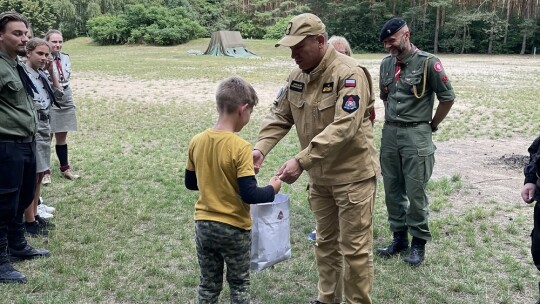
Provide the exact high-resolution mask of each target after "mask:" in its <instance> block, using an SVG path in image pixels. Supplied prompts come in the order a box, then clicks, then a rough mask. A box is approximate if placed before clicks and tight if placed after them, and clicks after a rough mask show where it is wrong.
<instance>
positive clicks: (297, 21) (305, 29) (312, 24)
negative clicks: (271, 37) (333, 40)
mask: <svg viewBox="0 0 540 304" xmlns="http://www.w3.org/2000/svg"><path fill="white" fill-rule="evenodd" d="M325 32H326V26H325V25H324V23H322V21H321V19H319V17H317V16H315V15H313V14H310V13H305V14H301V15H298V16H296V17H294V18H292V20H291V21H290V22H289V24H287V28H286V29H285V37H283V38H281V40H280V41H278V43H276V47H278V46H287V47H291V46H295V45H297V44H298V43H300V41H302V40H304V38H306V37H307V36H313V35H318V34H324V33H325Z"/></svg>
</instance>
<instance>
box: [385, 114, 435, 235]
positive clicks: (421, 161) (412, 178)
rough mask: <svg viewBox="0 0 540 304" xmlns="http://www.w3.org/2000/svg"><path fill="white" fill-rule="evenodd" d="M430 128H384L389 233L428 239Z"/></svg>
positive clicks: (432, 154) (432, 156) (431, 158)
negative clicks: (400, 233)
mask: <svg viewBox="0 0 540 304" xmlns="http://www.w3.org/2000/svg"><path fill="white" fill-rule="evenodd" d="M431 136H432V133H431V126H430V125H429V124H427V123H423V124H418V125H416V126H414V127H396V126H391V125H388V124H385V125H384V128H383V131H382V138H381V155H380V157H381V170H382V175H383V181H384V193H385V196H386V208H387V210H388V222H389V224H390V230H391V231H392V232H398V231H407V230H409V232H410V233H411V234H412V236H414V237H417V238H421V239H424V240H426V241H430V240H431V233H430V232H429V226H428V214H429V210H428V205H429V202H428V197H427V194H426V186H427V183H428V181H429V179H430V178H431V173H432V172H433V165H434V164H435V149H436V148H435V145H434V144H433V141H432V137H431Z"/></svg>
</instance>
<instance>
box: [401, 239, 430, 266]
mask: <svg viewBox="0 0 540 304" xmlns="http://www.w3.org/2000/svg"><path fill="white" fill-rule="evenodd" d="M425 253H426V250H425V247H424V246H423V245H418V244H412V245H411V251H410V252H409V255H408V256H406V257H405V258H404V259H403V261H404V262H405V263H407V264H409V265H411V266H420V264H422V262H423V261H424V255H425Z"/></svg>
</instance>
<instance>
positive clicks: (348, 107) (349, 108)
mask: <svg viewBox="0 0 540 304" xmlns="http://www.w3.org/2000/svg"><path fill="white" fill-rule="evenodd" d="M359 106H360V97H359V96H358V95H345V96H343V104H342V105H341V108H342V109H343V111H345V112H347V113H352V112H354V111H356V110H358V107H359Z"/></svg>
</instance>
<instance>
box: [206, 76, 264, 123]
mask: <svg viewBox="0 0 540 304" xmlns="http://www.w3.org/2000/svg"><path fill="white" fill-rule="evenodd" d="M216 103H217V109H218V112H219V113H227V114H230V113H232V112H234V111H236V110H237V109H238V108H239V107H240V106H242V105H244V104H248V105H249V106H251V107H254V106H255V105H257V103H259V97H258V96H257V92H255V89H253V87H252V86H251V85H250V84H249V83H248V82H247V81H245V80H244V79H242V78H240V77H236V76H233V77H229V78H227V79H225V80H223V81H222V82H221V83H220V84H219V85H218V88H217V90H216Z"/></svg>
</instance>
